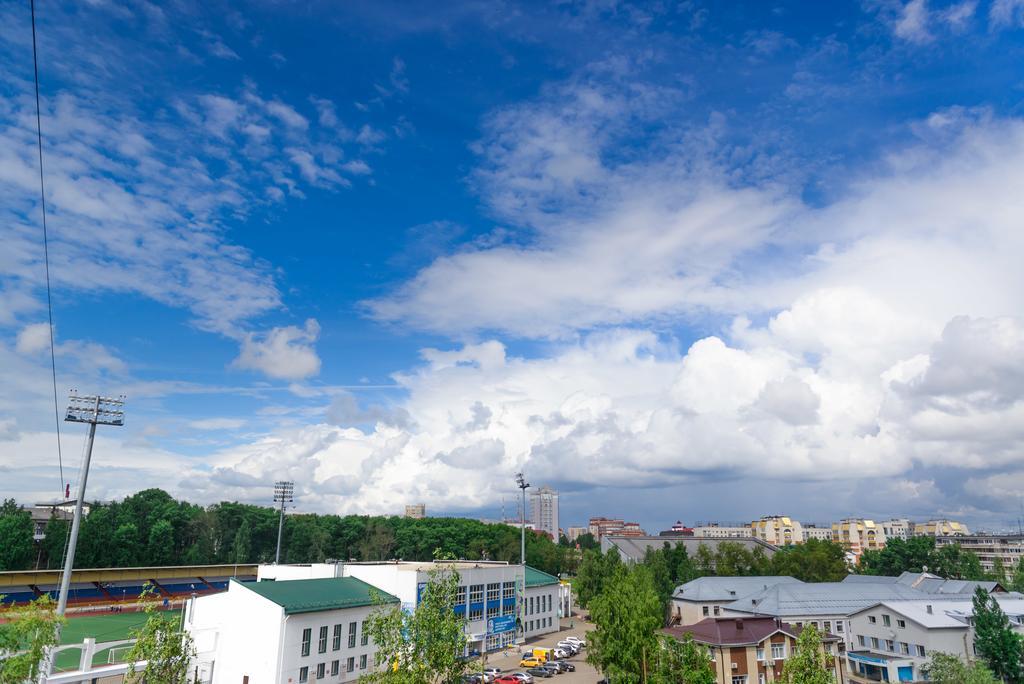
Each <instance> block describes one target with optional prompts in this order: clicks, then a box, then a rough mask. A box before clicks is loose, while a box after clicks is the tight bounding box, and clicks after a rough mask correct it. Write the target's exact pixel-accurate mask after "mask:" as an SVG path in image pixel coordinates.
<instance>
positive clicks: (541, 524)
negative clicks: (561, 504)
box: [530, 486, 558, 541]
mask: <svg viewBox="0 0 1024 684" xmlns="http://www.w3.org/2000/svg"><path fill="white" fill-rule="evenodd" d="M530 521H531V522H532V523H533V529H535V530H538V531H540V532H544V533H545V534H548V535H550V536H551V538H552V539H554V540H555V541H558V492H556V491H555V490H554V489H552V488H551V487H548V486H544V487H541V488H540V489H535V490H533V491H531V492H530Z"/></svg>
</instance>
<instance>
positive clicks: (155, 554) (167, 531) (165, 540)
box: [146, 520, 175, 565]
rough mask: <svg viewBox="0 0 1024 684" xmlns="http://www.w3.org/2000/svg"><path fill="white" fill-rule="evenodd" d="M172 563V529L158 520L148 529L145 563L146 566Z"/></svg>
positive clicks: (173, 559) (168, 524)
mask: <svg viewBox="0 0 1024 684" xmlns="http://www.w3.org/2000/svg"><path fill="white" fill-rule="evenodd" d="M174 562H175V557H174V528H173V527H172V526H171V523H170V522H168V521H167V520H160V521H158V522H156V523H155V524H154V525H153V526H152V527H151V528H149V541H148V543H147V544H146V563H147V565H173V564H174Z"/></svg>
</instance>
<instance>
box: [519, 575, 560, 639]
mask: <svg viewBox="0 0 1024 684" xmlns="http://www.w3.org/2000/svg"><path fill="white" fill-rule="evenodd" d="M560 589H561V583H560V582H559V581H558V578H557V577H555V576H554V575H549V574H547V573H546V572H541V571H540V570H537V569H535V568H531V567H530V566H526V594H525V599H524V601H523V616H522V621H523V630H524V633H525V636H526V638H527V639H532V638H534V637H538V636H542V635H544V634H550V633H551V632H557V631H558V626H559V618H561V616H562V611H561V608H562V606H561V591H560Z"/></svg>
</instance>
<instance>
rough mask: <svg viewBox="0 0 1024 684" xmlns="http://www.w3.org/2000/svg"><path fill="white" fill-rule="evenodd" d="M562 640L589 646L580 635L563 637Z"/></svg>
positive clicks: (580, 645) (581, 646)
mask: <svg viewBox="0 0 1024 684" xmlns="http://www.w3.org/2000/svg"><path fill="white" fill-rule="evenodd" d="M562 641H569V642H571V643H574V644H577V645H578V646H579V647H580V648H586V647H587V642H586V641H584V640H583V639H580V638H579V637H575V636H567V637H565V638H564V639H562Z"/></svg>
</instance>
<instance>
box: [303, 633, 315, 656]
mask: <svg viewBox="0 0 1024 684" xmlns="http://www.w3.org/2000/svg"><path fill="white" fill-rule="evenodd" d="M312 639H313V630H312V629H311V628H309V627H307V628H306V629H304V630H302V655H304V656H308V655H309V642H310V641H312Z"/></svg>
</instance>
